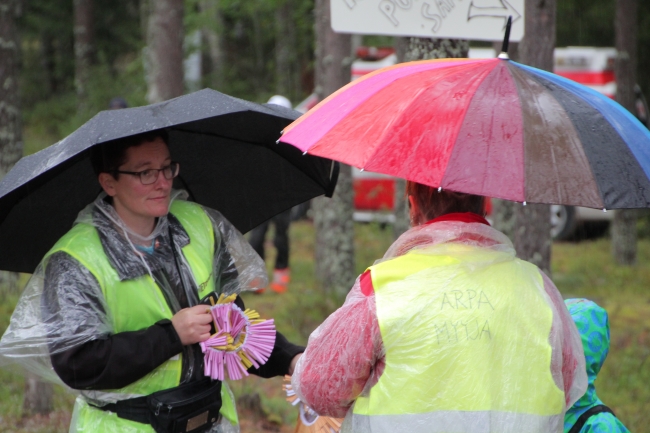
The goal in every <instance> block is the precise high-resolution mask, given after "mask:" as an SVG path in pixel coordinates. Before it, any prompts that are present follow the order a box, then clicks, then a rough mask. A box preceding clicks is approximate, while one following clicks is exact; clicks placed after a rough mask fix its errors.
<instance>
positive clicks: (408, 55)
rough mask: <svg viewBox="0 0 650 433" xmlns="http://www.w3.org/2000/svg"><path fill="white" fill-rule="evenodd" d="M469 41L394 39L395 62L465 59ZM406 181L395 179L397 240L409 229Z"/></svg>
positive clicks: (394, 228) (395, 234) (395, 231)
mask: <svg viewBox="0 0 650 433" xmlns="http://www.w3.org/2000/svg"><path fill="white" fill-rule="evenodd" d="M468 53H469V41H466V40H459V39H429V38H411V37H404V38H395V54H396V56H397V62H398V63H401V62H411V61H413V60H424V59H445V58H458V57H467V55H468ZM405 192H406V181H405V180H404V179H395V197H394V203H395V207H394V212H395V223H394V224H393V237H394V238H395V239H397V238H398V237H400V236H401V235H402V233H404V232H405V231H406V230H408V228H409V227H410V225H411V224H410V221H409V212H408V200H407V198H406V194H405Z"/></svg>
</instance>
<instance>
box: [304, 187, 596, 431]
mask: <svg viewBox="0 0 650 433" xmlns="http://www.w3.org/2000/svg"><path fill="white" fill-rule="evenodd" d="M407 195H408V200H409V204H410V217H411V226H412V227H411V229H409V230H408V231H407V232H406V233H404V234H403V235H402V236H401V237H400V238H398V239H397V240H396V241H395V243H393V245H391V247H390V248H389V249H388V251H387V252H386V254H385V255H384V257H383V258H382V259H380V260H377V261H376V262H375V264H374V265H373V266H370V267H369V268H368V269H367V270H366V271H365V272H364V273H363V274H361V275H360V276H359V277H358V278H357V280H356V282H355V283H354V286H353V287H352V289H351V291H350V293H349V294H348V296H347V298H346V300H345V303H344V305H343V306H342V307H341V308H339V309H338V310H337V311H335V312H334V313H333V314H332V315H330V316H329V317H328V318H327V319H326V320H325V322H324V323H323V324H321V325H320V326H319V327H318V328H317V329H316V330H315V331H314V332H313V333H312V335H311V336H310V338H309V343H308V345H307V349H306V351H305V352H304V354H303V355H302V356H301V357H300V359H299V360H298V363H297V365H296V370H295V372H294V375H293V377H292V386H293V389H294V390H295V391H296V393H297V395H298V397H299V398H300V399H301V401H303V402H304V403H305V404H307V405H309V406H310V407H311V408H313V409H314V410H315V411H316V412H317V413H318V414H320V415H325V416H333V417H345V420H344V422H343V425H342V428H341V432H342V433H346V432H354V433H375V432H395V431H400V432H402V431H403V432H409V433H429V432H439V433H452V432H453V433H479V432H480V433H491V432H494V433H496V432H499V433H504V432H517V433H523V432H526V433H551V432H554V433H560V432H562V427H563V421H564V414H565V412H566V410H567V409H568V408H569V407H571V406H572V405H573V403H574V402H575V401H576V400H577V399H578V398H579V397H580V396H581V395H582V394H584V391H585V389H586V388H587V377H586V373H585V365H584V357H583V355H582V347H581V343H580V336H579V335H578V332H577V330H576V327H575V325H574V323H573V321H572V320H571V317H570V316H569V314H568V311H567V309H566V308H565V306H564V303H563V302H562V297H561V295H560V293H559V292H558V290H557V288H556V287H555V286H554V285H553V283H552V281H551V280H550V279H549V278H548V277H547V276H546V275H544V273H543V272H542V271H540V269H539V268H537V267H536V266H535V265H533V264H531V263H528V262H526V261H523V260H520V259H518V258H517V257H516V255H515V251H514V248H513V246H512V243H511V242H510V240H509V239H508V238H507V237H506V236H505V235H504V234H503V233H501V232H499V231H497V230H495V229H494V228H492V227H491V226H490V224H489V223H488V221H486V220H485V218H484V217H483V214H484V212H483V209H484V198H483V197H481V196H476V195H470V194H462V193H456V192H451V191H439V190H438V189H437V188H431V187H429V186H425V185H422V184H418V183H414V182H408V184H407ZM531 390H534V392H531Z"/></svg>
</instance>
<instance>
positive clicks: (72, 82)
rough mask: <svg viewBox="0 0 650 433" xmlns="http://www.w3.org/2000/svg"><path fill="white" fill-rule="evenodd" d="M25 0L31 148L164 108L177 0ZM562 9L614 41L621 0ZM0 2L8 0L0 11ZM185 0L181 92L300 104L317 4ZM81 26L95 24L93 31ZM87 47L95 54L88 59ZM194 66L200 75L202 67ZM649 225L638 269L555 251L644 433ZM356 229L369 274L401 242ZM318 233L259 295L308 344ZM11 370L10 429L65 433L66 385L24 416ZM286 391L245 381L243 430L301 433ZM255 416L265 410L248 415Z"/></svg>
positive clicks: (646, 7)
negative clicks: (46, 405) (599, 328)
mask: <svg viewBox="0 0 650 433" xmlns="http://www.w3.org/2000/svg"><path fill="white" fill-rule="evenodd" d="M19 3H21V5H22V9H21V11H20V12H21V13H20V15H19V19H18V35H19V40H20V44H19V47H20V49H19V54H20V56H19V57H20V62H19V68H18V71H19V89H20V102H21V109H22V120H23V122H22V130H23V134H24V135H23V138H24V149H23V150H24V154H30V153H33V152H35V151H37V150H40V149H41V148H44V147H46V146H48V145H51V144H53V143H54V142H56V141H57V140H59V139H61V138H63V137H64V136H66V135H67V134H69V133H70V132H72V131H73V130H75V129H76V128H77V127H79V126H80V125H81V124H83V123H84V122H85V121H86V120H88V119H89V118H90V117H92V116H94V115H95V114H96V113H97V112H98V111H100V110H104V109H106V108H108V103H109V101H110V100H111V99H112V98H114V97H116V96H119V97H122V98H124V99H125V100H126V101H127V103H128V105H129V106H138V105H144V104H147V103H150V102H154V100H152V95H151V86H150V85H149V84H150V81H151V75H152V71H153V70H154V69H155V64H153V65H152V62H151V60H150V56H149V55H148V54H150V53H151V50H150V49H149V48H148V47H147V40H148V37H147V36H148V32H150V31H151V29H150V28H149V21H150V17H151V15H152V13H153V12H152V9H154V8H157V7H159V6H158V5H161V4H167V3H170V2H169V0H117V1H109V0H74V1H70V0H66V1H63V0H47V1H46V0H23V1H21V2H19ZM82 3H83V4H86V5H88V4H92V8H90V9H86V10H85V14H84V13H82V14H79V9H78V6H79V5H81V4H82ZM176 3H179V2H176ZM557 3H558V4H557V40H556V46H558V47H563V46H569V45H572V46H607V47H611V46H614V45H615V34H614V33H615V29H614V16H615V1H614V0H559V1H558V2H557ZM2 4H3V2H2V1H0V7H1V6H2ZM154 5H155V6H154ZM182 6H183V9H184V10H182V11H180V13H182V15H183V28H182V29H179V31H180V32H181V33H182V34H184V35H185V37H184V38H185V44H184V49H183V51H182V52H181V53H180V55H177V54H178V53H174V52H171V51H170V52H169V53H168V57H170V58H169V59H167V60H172V61H174V62H182V61H184V60H188V61H187V65H188V68H187V70H186V73H185V81H184V89H182V92H190V91H194V90H198V89H200V88H203V87H211V88H213V89H216V90H219V91H222V92H224V93H227V94H230V95H233V96H237V97H240V98H243V99H247V100H252V101H257V102H265V101H266V100H268V98H269V96H271V95H273V94H277V93H280V94H284V95H285V96H287V97H289V99H290V100H291V101H292V102H293V103H294V104H296V103H298V102H299V101H300V100H302V99H303V98H304V97H306V96H307V95H309V94H311V93H312V92H313V91H314V90H315V87H316V84H315V82H316V79H315V75H316V74H315V63H316V62H315V45H316V35H315V31H314V28H315V21H316V18H318V17H317V16H316V12H315V1H314V0H248V1H246V2H243V1H240V0H185V1H184V2H182ZM75 7H77V10H76V12H77V13H76V14H75ZM82 12H83V11H82ZM75 17H76V18H75ZM634 18H635V19H636V20H637V25H638V32H637V33H638V44H637V46H638V52H637V60H638V63H637V65H638V67H637V82H638V83H639V84H640V85H641V87H642V89H643V90H644V91H645V93H646V95H648V94H649V93H650V73H649V72H648V71H649V70H650V69H649V67H650V49H649V47H650V2H647V1H639V2H638V14H637V15H636V16H635V17H634ZM79 19H81V21H83V22H84V23H85V24H84V26H83V28H82V27H81V26H80V22H79ZM89 29H90V30H91V31H88V30H89ZM80 32H85V33H84V34H85V36H88V44H87V45H85V46H84V45H83V44H79V43H77V48H76V49H75V35H76V36H77V37H79V33H80ZM77 39H79V38H77ZM393 44H394V40H393V38H390V37H385V36H371V35H368V36H363V37H361V36H356V37H354V38H353V40H352V48H353V49H352V50H351V51H350V54H351V55H352V54H353V53H354V47H355V46H358V45H375V46H380V45H381V46H391V45H393ZM472 45H473V46H486V45H489V43H472ZM84 49H87V50H88V51H87V52H85V53H84V52H80V51H79V50H84ZM346 52H347V51H346ZM172 57H173V58H172ZM80 58H83V59H84V61H86V60H87V61H88V64H86V65H83V66H84V68H85V71H84V72H83V73H80V72H79V66H80V64H81V62H79V59H80ZM350 58H352V56H351V57H350ZM197 60H198V61H197ZM197 65H200V67H199V68H196V66H197ZM192 66H193V67H192ZM163 99H164V98H163ZM339 189H340V188H339ZM643 223H644V221H642V224H641V229H642V230H641V232H640V234H641V235H642V236H641V237H642V239H641V240H640V246H639V248H640V254H639V258H638V262H639V263H640V265H639V266H637V267H619V266H616V265H615V264H613V263H612V262H611V259H610V258H609V257H608V254H607V251H608V250H609V244H608V240H600V241H596V243H593V244H592V243H584V244H580V245H577V244H576V245H572V244H556V245H554V247H553V248H554V262H553V265H552V267H553V278H554V280H555V281H556V283H557V284H558V287H559V288H560V289H561V290H562V292H563V294H564V295H565V296H586V297H590V298H592V299H596V300H597V301H598V302H599V303H601V304H602V305H604V306H606V307H607V308H608V310H609V311H610V316H611V318H612V329H613V331H612V335H613V337H612V338H613V348H614V350H613V353H612V354H611V355H610V358H609V361H608V363H607V364H606V371H604V374H603V376H604V381H605V382H603V394H602V395H601V397H603V399H604V400H605V401H607V402H608V404H610V405H611V406H613V407H614V408H615V409H616V410H617V413H619V415H620V416H621V417H622V419H623V420H624V421H625V422H626V423H627V424H628V426H629V427H630V428H631V430H632V431H643V429H644V428H647V426H648V425H650V424H649V422H650V418H649V417H648V413H650V410H649V409H650V406H648V404H650V403H649V402H650V394H649V393H648V392H649V391H648V390H647V389H646V388H647V387H645V386H644V384H645V383H647V381H648V380H650V368H649V367H648V363H647V362H646V361H647V359H648V357H649V355H650V349H648V347H649V346H650V345H649V344H648V342H649V341H650V340H649V338H650V326H649V325H648V323H647V317H648V314H650V310H649V307H648V305H650V295H648V292H647V290H646V288H647V287H648V284H650V274H649V273H648V269H647V266H644V265H643V264H644V263H647V262H648V257H649V256H648V254H649V253H648V251H649V250H648V248H649V246H650V241H649V240H648V235H649V233H650V230H648V224H647V221H645V225H643ZM355 232H356V233H355V244H356V245H355V248H354V250H355V251H356V252H357V254H356V256H357V257H356V263H357V265H356V268H357V269H356V272H360V271H362V270H363V267H364V266H366V265H368V264H370V263H372V260H374V259H375V258H376V257H377V256H379V255H381V254H382V253H383V251H384V250H385V249H386V247H387V246H388V244H390V242H391V239H392V237H391V236H390V235H389V234H388V233H387V232H385V231H381V230H379V229H378V228H377V227H376V226H368V227H365V226H364V227H359V226H357V227H355ZM313 238H314V236H313V227H312V226H311V225H310V224H308V223H304V222H301V223H299V224H296V225H295V226H294V227H293V228H292V242H293V244H292V247H293V248H294V251H298V252H299V254H294V255H293V257H296V259H292V268H294V267H295V268H296V271H295V275H294V281H293V282H292V286H291V290H290V292H291V294H290V295H288V296H287V297H286V298H284V299H279V298H273V296H272V295H271V294H268V295H264V296H262V297H257V298H252V299H250V300H251V304H252V305H253V306H255V307H257V308H258V309H259V310H260V311H264V312H265V313H267V314H268V315H269V316H270V317H276V319H277V320H278V323H281V324H282V325H281V326H282V327H283V329H282V330H283V332H285V333H287V335H289V336H290V337H292V338H293V339H294V341H298V342H301V343H304V342H305V341H306V338H307V336H308V335H309V333H310V332H311V330H312V329H313V328H314V327H315V326H316V325H317V324H318V323H320V322H321V321H322V319H323V318H324V317H325V316H326V315H327V314H328V313H329V312H330V311H331V310H332V309H333V308H335V307H336V305H338V304H340V301H341V300H340V299H339V298H336V299H330V298H328V297H327V296H325V295H323V294H322V293H320V292H318V291H315V290H314V289H313V288H314V287H315V281H314V278H313V267H314V262H315V260H314V257H313V251H314V245H313ZM316 261H318V260H316ZM24 277H25V276H23V279H24ZM0 295H1V296H0V332H2V331H3V330H4V328H5V327H6V320H8V317H9V314H10V312H11V311H12V309H13V305H15V301H16V299H17V294H16V293H4V292H2V291H1V290H0ZM0 376H1V377H0V379H1V380H0V383H1V384H2V386H0V427H1V428H0V430H2V431H21V432H23V431H30V432H31V431H64V430H66V426H67V423H68V420H69V417H70V413H69V408H70V407H71V397H70V395H69V394H67V393H65V392H64V391H63V390H62V389H59V388H57V390H56V391H55V395H54V400H55V401H54V408H55V412H53V413H52V414H50V415H48V417H47V418H41V419H39V418H24V417H22V418H21V410H20V407H21V405H22V392H21V391H22V388H23V386H24V381H23V379H22V378H16V377H12V376H11V374H10V373H6V372H2V374H0ZM280 385H281V383H276V382H272V381H265V382H264V383H262V382H256V381H255V380H249V381H243V382H242V384H241V385H240V384H238V385H237V386H238V388H236V389H235V391H236V393H237V395H238V397H239V399H238V402H239V403H240V408H241V409H242V414H244V416H243V417H242V421H243V422H244V423H246V422H249V421H250V420H261V421H259V422H261V423H262V426H260V425H258V424H256V425H250V424H249V425H247V426H246V425H243V428H242V430H243V431H259V430H261V429H262V427H263V429H265V430H271V431H273V430H276V431H278V430H282V431H290V430H291V428H290V425H291V424H293V421H294V420H295V411H292V410H291V409H292V408H290V407H288V405H287V404H286V403H285V402H284V399H283V397H282V392H281V389H280ZM260 396H261V397H260ZM250 414H252V415H254V416H251V417H249V416H248V415H250ZM3 418H4V419H3ZM57 419H58V420H59V422H57ZM32 421H33V423H32ZM256 422H257V421H256Z"/></svg>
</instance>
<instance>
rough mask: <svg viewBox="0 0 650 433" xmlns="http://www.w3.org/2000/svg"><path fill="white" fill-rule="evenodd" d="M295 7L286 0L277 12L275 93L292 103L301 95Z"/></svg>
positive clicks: (281, 3)
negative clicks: (294, 15)
mask: <svg viewBox="0 0 650 433" xmlns="http://www.w3.org/2000/svg"><path fill="white" fill-rule="evenodd" d="M294 7H295V6H294V1H293V0H284V1H282V2H280V3H279V4H278V7H277V9H276V10H275V77H276V82H275V92H276V93H277V94H280V95H283V96H286V97H287V98H289V99H290V100H292V101H293V100H295V99H296V98H297V97H298V96H299V93H300V89H299V86H300V84H299V81H298V64H297V57H296V45H297V44H296V24H295V22H294V19H293V15H292V13H293V10H294Z"/></svg>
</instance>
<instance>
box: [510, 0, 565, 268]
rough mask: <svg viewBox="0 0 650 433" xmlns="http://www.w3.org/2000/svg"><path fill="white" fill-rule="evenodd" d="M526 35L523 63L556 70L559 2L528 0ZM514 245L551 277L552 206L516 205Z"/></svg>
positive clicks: (520, 49) (520, 54)
mask: <svg viewBox="0 0 650 433" xmlns="http://www.w3.org/2000/svg"><path fill="white" fill-rule="evenodd" d="M525 5H526V6H525V7H526V14H525V16H526V18H525V20H526V22H525V27H526V34H525V35H524V38H523V40H522V41H521V42H520V44H519V59H520V61H521V62H522V63H524V64H526V65H529V66H533V67H536V68H539V69H543V70H546V71H552V70H553V51H554V50H555V14H556V2H555V0H544V1H540V0H526V3H525ZM514 208H515V210H514V215H515V221H516V223H515V231H514V239H513V241H514V244H515V249H516V251H517V255H518V256H519V257H520V258H522V259H524V260H527V261H529V262H531V263H534V264H535V265H537V266H538V267H539V268H540V269H542V270H543V271H544V272H546V273H547V274H548V275H550V271H551V210H550V206H549V205H545V204H528V205H527V206H523V205H521V204H516V205H515V207H514Z"/></svg>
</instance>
